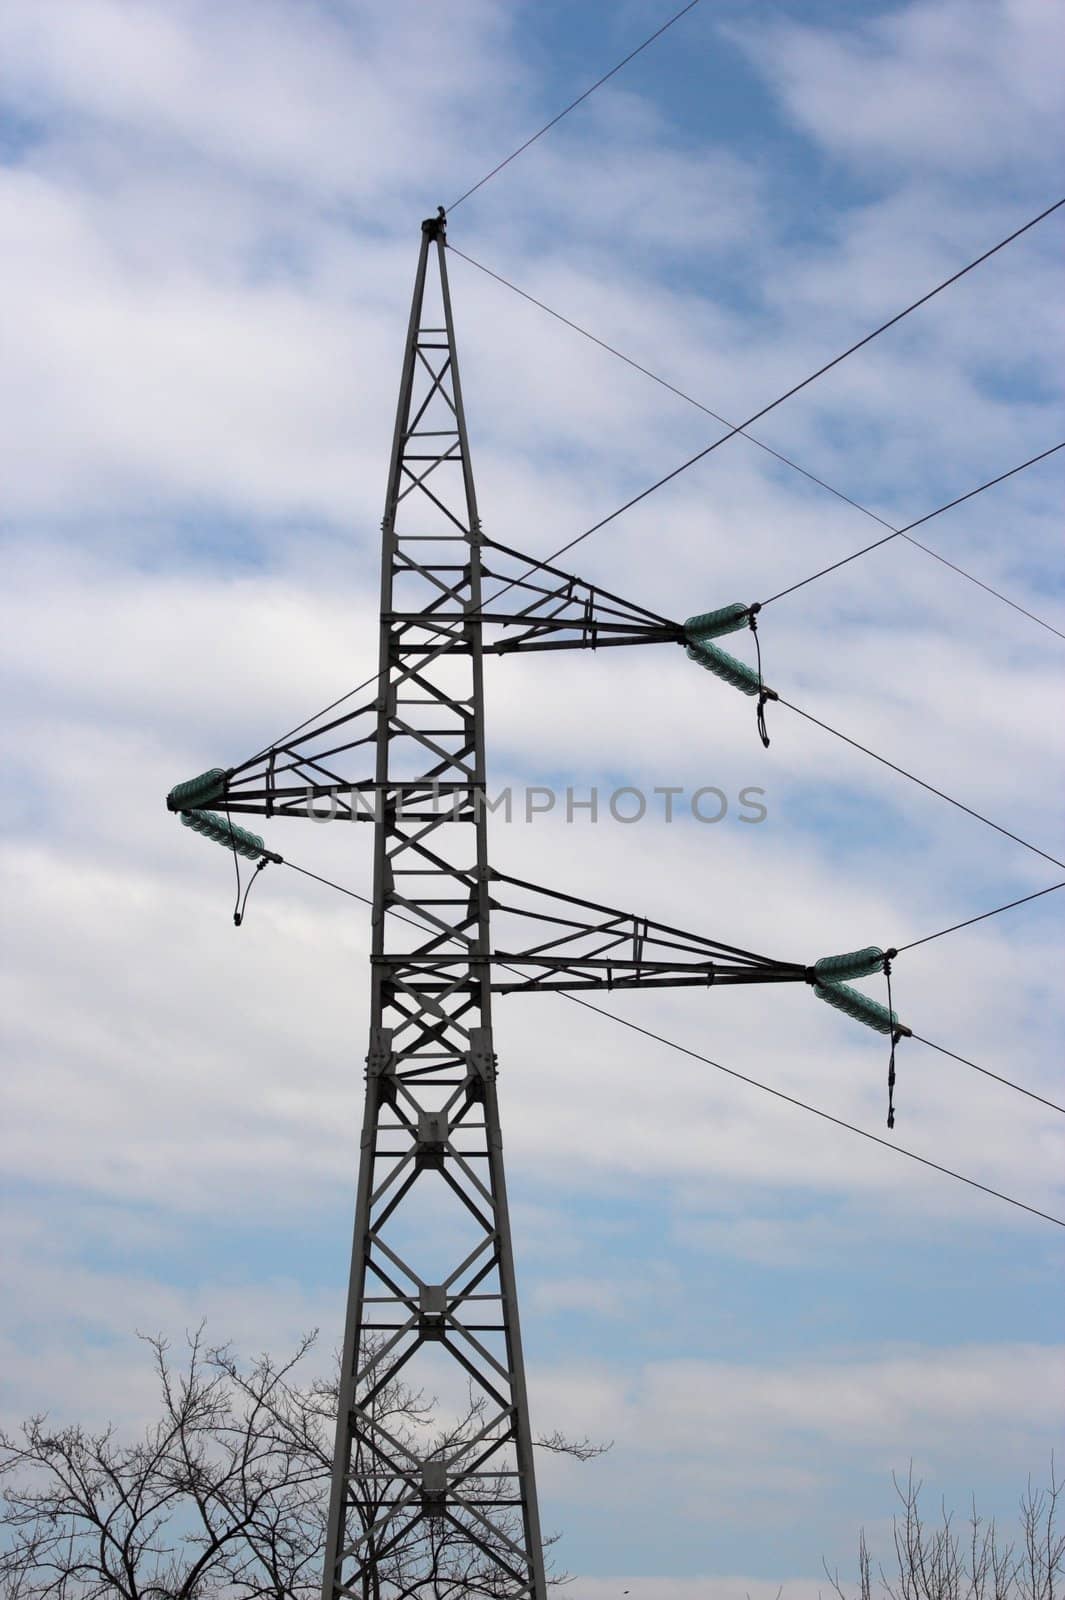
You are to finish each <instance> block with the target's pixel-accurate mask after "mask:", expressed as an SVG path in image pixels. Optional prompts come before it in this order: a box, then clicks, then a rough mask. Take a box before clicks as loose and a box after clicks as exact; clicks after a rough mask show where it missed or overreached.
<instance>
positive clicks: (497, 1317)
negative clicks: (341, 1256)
mask: <svg viewBox="0 0 1065 1600" xmlns="http://www.w3.org/2000/svg"><path fill="white" fill-rule="evenodd" d="M482 578H483V566H482V536H481V530H480V524H479V522H478V518H477V505H476V500H475V496H474V484H473V475H472V471H471V467H470V453H469V443H468V439H467V434H466V424H465V419H464V415H463V408H462V395H461V389H460V385H459V373H458V364H457V359H456V351H455V336H454V329H453V324H452V316H451V304H450V298H449V294H448V284H447V266H446V261H445V254H444V223H443V219H442V216H441V218H440V219H433V220H432V221H430V222H427V223H424V224H423V231H422V240H421V253H420V256H419V260H418V269H417V276H416V280H415V288H414V296H413V301H412V305H411V316H410V326H409V331H408V337H407V345H406V352H405V356H404V362H403V374H402V380H401V384H400V395H399V405H398V409H397V417H396V428H395V435H394V440H393V447H392V460H391V467H390V471H389V479H388V489H387V496H386V503H385V515H384V520H383V523H382V575H381V628H380V677H379V680H378V683H377V692H376V695H375V700H374V705H373V717H374V724H375V726H374V728H373V731H372V736H371V738H370V739H368V740H367V746H368V747H369V745H370V744H371V743H372V746H373V749H374V752H375V758H374V759H375V767H374V774H373V782H372V788H373V790H374V791H375V793H376V794H377V796H378V797H379V798H382V797H383V801H384V803H382V804H380V805H379V806H378V807H377V812H376V815H375V816H374V818H373V822H374V885H373V915H372V956H373V959H372V963H371V1005H370V1010H371V1016H370V1047H369V1052H368V1056H367V1075H366V1103H365V1112H364V1118H363V1127H362V1147H361V1154H360V1160H359V1176H358V1186H357V1195H356V1212H355V1234H354V1245H353V1251H352V1261H351V1277H350V1285H349V1292H348V1309H347V1321H346V1327H345V1335H344V1352H343V1358H342V1368H341V1386H340V1404H339V1415H338V1419H337V1437H336V1451H335V1458H334V1466H333V1479H332V1489H331V1497H330V1509H329V1523H328V1530H327V1544H326V1564H325V1574H324V1582H323V1590H322V1593H323V1600H340V1597H341V1596H352V1597H356V1596H357V1597H358V1600H364V1597H366V1596H370V1595H373V1596H374V1597H378V1596H380V1600H393V1597H394V1596H399V1595H406V1596H411V1597H413V1596H421V1595H423V1594H424V1595H428V1594H430V1593H433V1592H436V1591H435V1588H434V1587H433V1582H434V1574H435V1575H437V1578H438V1581H439V1580H444V1581H445V1586H446V1575H447V1573H448V1572H449V1571H450V1570H451V1567H453V1568H454V1570H455V1572H456V1573H458V1572H459V1571H460V1570H461V1572H462V1573H463V1574H465V1587H464V1589H463V1592H464V1593H469V1594H471V1595H472V1594H485V1595H500V1596H501V1595H503V1594H506V1595H507V1596H513V1597H514V1600H545V1581H544V1560H543V1546H542V1540H541V1534H540V1522H539V1512H538V1509H537V1499H536V1485H535V1479H534V1471H533V1451H532V1436H531V1432H530V1426H529V1410H528V1401H527V1397H526V1386H525V1370H524V1363H523V1358H522V1348H521V1338H520V1333H519V1326H518V1307H517V1297H516V1288H515V1275H514V1260H513V1252H512V1246H511V1236H510V1221H509V1216H508V1210H507V1196H506V1187H505V1182H504V1173H503V1151H502V1141H501V1138H500V1124H499V1108H498V1103H497V1093H496V1060H495V1055H494V1052H493V1048H492V1017H491V991H492V962H491V938H490V927H489V923H490V912H491V896H490V883H489V870H488V858H487V845H486V807H485V805H484V804H483V801H484V798H485V757H484V699H483V689H482V655H483V644H482V623H481V620H480V618H481V609H482V592H481V590H482ZM441 610H446V611H447V613H448V617H449V622H448V626H447V627H446V628H445V629H443V630H442V629H440V628H439V627H437V625H436V623H435V622H434V620H433V619H434V617H435V616H436V614H437V613H438V612H440V611H441ZM416 619H424V623H425V625H422V623H421V622H419V621H417V620H416ZM330 737H333V738H336V739H337V742H338V743H341V742H346V741H348V740H349V739H350V737H351V735H350V729H349V727H348V725H347V724H346V723H342V722H340V721H338V723H337V724H336V726H335V728H334V729H333V730H332V731H331V732H328V733H326V734H325V735H324V739H325V743H324V744H323V746H322V749H324V750H328V740H329V738H330ZM347 753H350V752H347ZM279 756H280V757H281V758H283V759H281V760H279V761H278V762H277V763H276V764H275V774H276V772H277V771H278V769H279V767H281V766H285V767H286V768H287V773H288V774H294V775H295V777H297V778H298V779H299V780H300V782H304V781H307V780H308V778H309V780H310V782H311V785H312V787H313V785H314V784H315V783H317V782H319V781H322V782H325V781H327V780H328V779H329V778H330V777H331V776H332V774H333V769H334V766H335V763H336V759H337V758H335V757H332V756H329V755H328V754H325V755H322V756H321V757H320V759H318V760H317V762H316V764H308V763H304V764H302V765H300V766H294V765H292V764H291V761H292V759H294V758H293V757H292V752H291V751H290V752H289V753H288V756H287V757H286V753H285V752H284V751H281V752H279ZM322 769H324V770H322ZM249 770H256V769H249ZM257 770H258V771H259V772H260V773H261V772H262V771H263V769H262V767H261V765H260V767H259V769H257ZM251 781H252V780H249V782H251ZM291 781H292V779H291V777H290V776H286V777H285V779H284V782H285V783H290V782H291ZM254 782H255V783H259V784H260V790H259V795H258V798H259V800H262V798H263V795H264V793H268V792H269V788H270V785H269V783H261V782H260V778H259V777H256V778H255V779H254ZM401 796H403V797H404V799H405V801H407V800H410V801H413V804H410V805H408V804H407V803H404V804H403V805H402V806H401V805H399V804H398V803H397V801H398V799H399V798H400V797H401ZM271 800H272V803H273V804H274V805H275V806H278V805H280V804H281V803H282V801H281V799H280V796H279V795H277V794H276V793H274V794H273V795H272V796H271ZM238 803H239V802H238ZM285 803H287V802H285ZM405 908H406V909H405ZM390 912H399V913H400V915H399V916H395V915H389V913H390ZM411 914H414V915H415V916H416V918H417V920H418V922H419V923H420V924H421V925H422V927H424V925H425V924H426V923H428V924H429V926H430V927H431V928H432V929H433V930H434V932H433V933H432V935H431V937H432V938H433V939H439V940H440V941H441V943H446V942H448V941H456V942H457V943H458V946H459V950H460V955H459V959H458V961H457V962H456V964H455V965H454V966H453V967H451V968H449V970H448V974H447V980H446V982H445V983H443V984H441V983H439V982H437V981H436V980H435V978H431V979H428V980H427V979H426V978H425V977H423V974H422V973H421V971H420V970H418V967H417V963H415V964H413V965H407V966H403V965H402V960H401V959H400V962H399V964H398V965H397V964H395V962H396V958H397V957H398V958H402V957H403V955H404V954H405V953H406V951H407V950H408V949H409V948H410V944H411V941H412V939H424V937H425V935H424V933H423V932H422V927H419V928H418V929H415V930H412V929H411V927H410V925H409V922H407V921H405V920H404V918H406V917H407V916H409V915H411ZM405 1384H410V1385H411V1386H412V1387H413V1388H415V1389H424V1391H425V1392H427V1393H441V1392H443V1393H445V1394H448V1395H454V1394H455V1393H456V1391H457V1392H459V1393H465V1392H466V1390H467V1385H468V1392H469V1395H470V1409H469V1413H468V1415H467V1418H466V1423H465V1425H464V1426H463V1427H460V1428H458V1429H457V1430H456V1429H454V1428H451V1429H450V1431H448V1425H449V1424H450V1423H451V1422H453V1417H451V1416H450V1415H441V1416H440V1417H439V1418H437V1419H435V1425H434V1422H433V1421H430V1423H429V1424H427V1426H426V1427H424V1428H413V1427H406V1426H405V1425H404V1424H402V1423H401V1422H400V1423H397V1422H396V1421H395V1420H394V1419H393V1409H394V1405H395V1401H396V1398H397V1396H398V1395H399V1393H400V1390H401V1387H402V1386H403V1385H405ZM449 1563H450V1564H451V1567H449Z"/></svg>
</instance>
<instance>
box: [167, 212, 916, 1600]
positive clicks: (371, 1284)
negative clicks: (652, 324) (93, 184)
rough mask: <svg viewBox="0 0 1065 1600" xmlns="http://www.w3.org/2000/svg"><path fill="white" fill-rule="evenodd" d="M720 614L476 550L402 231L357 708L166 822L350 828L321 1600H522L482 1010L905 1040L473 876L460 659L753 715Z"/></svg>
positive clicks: (469, 502) (864, 960) (747, 959)
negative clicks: (763, 992)
mask: <svg viewBox="0 0 1065 1600" xmlns="http://www.w3.org/2000/svg"><path fill="white" fill-rule="evenodd" d="M486 586H491V590H492V592H491V593H490V594H488V595H487V596H486V595H485V593H484V590H485V588H486ZM499 602H505V604H501V603H499ZM745 616H746V611H745V608H744V607H742V606H733V607H725V608H723V610H722V611H720V612H715V613H708V614H706V615H704V616H703V617H700V618H690V619H689V620H688V622H687V623H684V624H681V623H677V622H674V621H671V620H670V619H669V618H666V617H662V616H658V615H657V614H656V613H654V612H652V611H649V610H647V609H646V608H645V607H643V606H641V605H638V604H634V603H632V602H629V601H626V600H623V599H621V598H620V597H619V596H617V595H613V594H610V593H609V592H607V591H605V590H603V589H600V588H598V587H594V586H592V585H589V584H587V583H585V582H583V581H582V580H581V579H580V578H578V577H575V576H574V575H573V574H570V573H567V572H564V571H562V570H561V569H559V568H556V567H554V566H550V565H546V564H544V563H538V562H536V561H534V560H532V559H531V558H529V557H526V556H523V555H522V554H521V553H520V552H519V551H517V550H514V549H512V548H510V547H508V546H505V545H502V544H500V543H499V542H497V541H495V540H493V539H491V538H488V537H487V536H486V535H485V534H484V533H483V532H482V529H481V524H480V520H479V518H478V514H477V501H476V495H475V492H474V482H473V471H472V465H471V460H470V450H469V442H468V438H467V433H466V422H465V416H464V412H463V405H462V391H461V387H460V383H459V369H458V358H457V353H456V346H455V332H454V324H453V319H452V314H451V298H450V294H449V290H448V277H447V260H446V240H445V221H444V217H443V213H442V212H441V214H440V215H439V216H438V217H436V218H433V219H431V220H429V221H427V222H424V223H423V224H422V233H421V248H420V254H419V257H418V267H417V273H416V276H415V284H414V294H413V299H412V304H411V312H410V323H409V328H408V333H407V342H406V349H405V352H404V358H403V371H402V378H401V382H400V392H399V404H398V407H397V413H396V425H395V433H394V437H393V444H392V458H391V465H390V468H389V475H388V489H387V496H386V502H385V515H384V519H383V522H382V563H381V616H380V654H379V663H380V672H379V676H378V678H377V680H376V681H375V684H374V688H373V690H372V692H371V697H370V698H369V699H368V700H366V701H365V702H363V703H359V704H356V705H355V706H354V707H350V706H349V707H347V708H346V709H344V710H343V711H335V714H333V712H334V708H330V711H329V712H327V713H324V714H321V715H319V716H318V717H317V718H315V719H311V720H310V721H309V722H308V723H305V724H302V725H301V727H300V728H299V729H296V730H294V731H293V733H292V734H291V735H289V736H287V737H286V738H285V739H283V740H281V741H279V742H278V743H277V744H274V745H272V746H270V747H269V748H268V749H266V750H263V751H260V752H259V753H258V754H257V755H255V756H253V757H252V758H250V759H249V760H247V761H245V762H243V763H241V764H240V765H238V766H234V767H230V768H228V769H222V768H214V769H212V770H211V771H210V772H208V773H204V774H203V775H202V776H201V777H199V778H196V779H193V780H190V781H189V782H188V783H184V784H179V785H178V786H177V787H176V788H175V789H173V790H171V792H170V795H169V796H168V799H167V803H168V806H169V808H170V809H171V810H172V811H176V812H179V813H180V814H181V820H182V821H183V822H184V823H186V824H187V825H188V826H190V827H192V828H194V829H195V830H196V831H197V832H200V833H203V834H205V835H207V836H208V837H210V838H213V839H215V840H216V841H217V842H218V843H220V844H224V845H226V846H227V847H228V848H232V849H233V850H234V852H235V853H236V854H238V855H243V856H246V857H248V858H250V859H253V860H258V861H259V864H260V867H261V866H263V865H265V864H266V862H267V861H282V860H283V858H282V857H281V856H279V855H277V854H276V853H274V852H271V851H268V850H267V849H266V847H265V846H264V844H263V841H262V839H261V838H259V836H258V835H255V834H251V833H249V832H247V831H246V830H245V829H244V828H243V827H241V826H239V825H237V824H235V823H233V821H232V817H233V815H234V814H236V815H241V814H256V815H262V816H266V817H294V816H307V815H311V814H314V815H319V816H320V815H321V814H322V813H321V806H322V804H323V802H324V803H325V805H326V807H327V808H328V809H327V811H326V813H325V814H326V815H328V816H330V817H332V818H333V819H335V820H338V821H345V822H360V821H365V822H369V823H371V824H372V826H373V830H374V868H373V902H372V904H373V911H372V944H371V998H370V1033H369V1048H368V1052H367V1069H366V1099H365V1114H364V1118H363V1125H362V1140H361V1149H360V1156H359V1171H358V1184H357V1195H356V1207H355V1231H354V1245H353V1250H352V1258H351V1275H350V1285H349V1291H348V1306H347V1319H346V1327H345V1334H344V1348H343V1365H342V1371H341V1386H340V1403H339V1414H338V1419H337V1433H336V1450H335V1459H334V1466H333V1477H332V1490H331V1500H330V1508H329V1522H328V1535H327V1547H326V1562H325V1573H324V1582H323V1591H322V1592H323V1597H324V1600H341V1597H343V1596H352V1597H359V1600H365V1597H369V1596H371V1595H372V1596H374V1597H375V1600H377V1597H380V1600H391V1597H393V1596H400V1595H403V1596H410V1597H414V1596H421V1595H423V1594H425V1595H428V1594H429V1593H430V1592H431V1591H430V1589H429V1588H428V1587H427V1585H428V1584H429V1583H430V1581H431V1577H432V1574H433V1572H434V1570H439V1563H440V1561H441V1559H442V1558H444V1559H446V1560H448V1561H450V1562H452V1563H455V1562H461V1563H462V1565H463V1570H464V1571H465V1573H466V1574H467V1582H468V1584H469V1588H468V1590H467V1592H469V1593H473V1594H484V1595H486V1596H491V1597H503V1596H506V1597H513V1600H544V1597H545V1575H544V1556H543V1544H542V1536H541V1529H540V1521H539V1511H538V1506H537V1497H536V1482H535V1468H534V1461H533V1448H534V1441H533V1435H532V1432H531V1428H530V1421H529V1406H528V1398H527V1394H526V1382H525V1366H524V1359H523V1355H522V1345H521V1334H520V1329H519V1321H518V1300H517V1290H516V1284H515V1271H514V1254H513V1246H512V1242H511V1230H510V1218H509V1214H508V1209H507V1194H506V1183H505V1178H504V1169H503V1146H502V1137H501V1132H500V1118H499V1105H498V1099H497V1091H496V1055H495V1050H494V1048H493V1035H492V996H493V994H497V993H506V992H522V993H527V992H529V991H530V990H536V991H545V990H566V991H574V990H597V989H618V988H658V987H663V986H677V985H698V986H702V987H708V986H710V985H716V984H723V983H724V984H750V983H757V984H763V983H796V982H800V983H801V982H806V983H811V984H813V985H814V986H815V988H816V990H817V992H818V993H819V994H820V995H821V996H822V997H823V998H825V999H828V1000H830V1001H831V1002H832V1003H833V1004H834V1005H837V1006H839V1007H840V1008H841V1009H843V1010H847V1011H849V1013H850V1014H851V1015H852V1016H856V1017H858V1018H859V1020H862V1021H865V1022H867V1023H869V1024H870V1025H871V1026H873V1027H878V1028H879V1029H880V1031H882V1032H892V1031H894V1033H895V1034H896V1035H897V1034H898V1033H900V1032H905V1031H908V1030H905V1029H902V1028H901V1027H900V1025H898V1022H897V1018H895V1017H894V1014H893V1013H890V1012H887V1011H885V1010H884V1008H882V1007H878V1006H877V1005H876V1003H875V1002H873V1001H872V1000H870V999H869V998H868V997H867V996H865V995H862V994H861V993H859V992H858V991H855V990H851V989H848V988H846V986H845V985H843V984H842V983H841V982H840V981H839V980H840V979H841V978H844V977H856V976H862V975H864V974H865V973H867V972H872V971H876V970H880V968H879V966H878V965H877V961H876V959H875V958H876V957H880V958H881V959H882V952H879V951H861V952H856V953H855V954H854V955H853V956H847V957H831V958H825V961H823V962H819V963H817V964H816V966H815V967H803V966H801V965H797V964H796V963H793V962H783V961H774V960H772V959H770V958H769V957H766V956H761V955H756V954H754V953H752V952H750V951H746V950H741V949H738V948H736V947H735V946H731V945H727V944H722V943H720V942H719V941H716V940H713V939H709V938H706V937H703V936H702V935H699V934H692V933H688V932H685V931H684V930H681V929H677V928H672V927H669V926H667V925H665V924H662V923H658V922H654V921H652V920H651V919H649V918H647V917H644V916H637V915H634V914H632V913H630V912H626V911H622V910H618V909H616V908H613V907H609V906H603V905H599V904H596V903H594V902H591V901H586V900H582V899H579V898H578V897H576V896H574V895H570V894H566V893H561V892H559V891H556V890H551V889H548V888H546V887H544V886H542V885H538V884H533V883H529V882H527V881H525V880H522V879H517V878H514V877H512V876H510V875H508V874H505V873H502V872H500V871H498V870H496V869H494V868H493V867H492V865H491V864H490V859H489V854H488V832H487V830H488V811H489V804H488V795H487V790H486V774H485V727H484V694H483V664H484V656H485V654H487V653H492V654H497V655H505V654H514V653H521V652H526V651H537V650H557V649H603V648H609V647H614V648H617V647H622V646H631V645H646V644H669V643H671V644H680V645H684V646H686V647H687V650H688V654H689V655H690V656H693V657H694V658H695V659H696V660H697V661H699V663H700V664H701V665H703V666H706V667H708V668H709V669H710V670H711V671H712V672H714V673H715V674H716V675H717V676H719V677H723V678H725V679H726V681H728V682H731V683H733V684H734V685H735V686H736V687H738V688H741V689H743V691H744V692H746V693H756V692H757V693H759V694H760V695H762V696H763V697H764V696H767V695H768V696H771V695H772V691H770V690H766V689H765V688H764V686H763V685H762V684H761V679H760V675H759V676H756V675H755V674H754V673H753V671H752V669H751V668H749V667H747V666H745V665H744V664H743V663H741V662H738V661H736V660H735V659H734V658H733V657H731V656H728V655H726V654H725V653H724V652H723V651H720V650H718V648H717V647H716V646H715V645H713V644H712V643H711V642H710V641H711V640H712V639H713V638H714V637H716V636H718V635H719V634H721V633H725V632H730V631H734V630H735V629H736V628H738V627H740V626H742V625H743V622H744V620H745ZM336 704H337V705H339V704H340V702H337V703H336ZM371 756H372V763H371ZM211 805H214V806H219V807H221V808H222V810H223V811H224V813H225V815H224V816H220V815H218V814H217V813H216V812H212V811H210V810H207V809H205V808H206V807H208V806H211ZM312 808H314V809H313V810H312ZM401 1378H402V1379H403V1380H404V1381H410V1382H412V1383H415V1384H421V1383H423V1382H424V1383H425V1385H426V1386H427V1387H428V1388H431V1389H432V1390H433V1392H436V1393H439V1394H441V1395H442V1396H443V1401H442V1404H444V1405H445V1406H446V1405H449V1404H453V1405H454V1406H456V1407H457V1408H459V1409H461V1405H462V1403H463V1401H465V1403H466V1404H467V1405H472V1407H473V1413H472V1414H473V1416H474V1418H475V1424H474V1425H473V1426H471V1427H467V1428H466V1429H465V1430H463V1431H461V1432H459V1433H452V1434H451V1435H448V1433H447V1430H446V1428H445V1429H444V1430H443V1432H442V1431H441V1430H440V1428H436V1429H435V1430H433V1429H427V1430H426V1433H425V1437H424V1440H423V1441H422V1443H421V1444H420V1445H417V1446H415V1445H412V1442H411V1437H410V1435H409V1434H407V1435H404V1436H403V1437H400V1436H398V1432H397V1429H396V1428H395V1427H394V1426H393V1424H392V1419H391V1418H390V1415H389V1412H388V1397H389V1395H390V1394H391V1393H393V1392H394V1386H395V1384H396V1383H397V1381H399V1380H400V1379H401ZM457 1396H458V1398H456V1397H457ZM397 1574H400V1575H401V1576H397Z"/></svg>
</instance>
